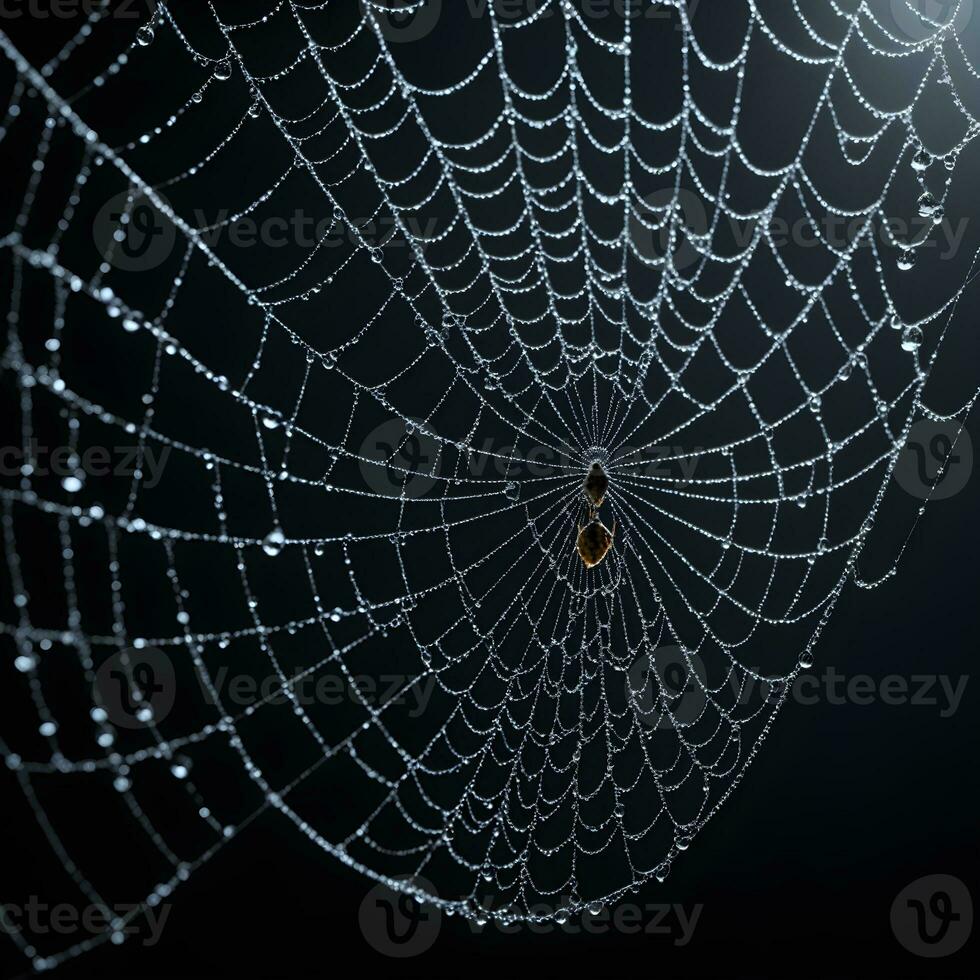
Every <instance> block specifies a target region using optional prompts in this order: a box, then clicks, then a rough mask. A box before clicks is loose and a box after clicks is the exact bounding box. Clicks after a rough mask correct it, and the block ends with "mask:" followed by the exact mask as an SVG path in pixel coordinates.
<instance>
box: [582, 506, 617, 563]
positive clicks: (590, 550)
mask: <svg viewBox="0 0 980 980" xmlns="http://www.w3.org/2000/svg"><path fill="white" fill-rule="evenodd" d="M615 535H616V522H615V521H613V526H612V530H611V531H610V530H609V529H608V528H607V527H606V526H605V525H604V524H603V523H602V521H600V520H599V518H598V517H593V518H592V520H590V521H589V523H588V524H586V525H585V527H581V526H580V527H579V529H578V540H577V542H576V545H575V546H576V548H577V549H578V555H579V558H581V559H582V562H583V563H584V564H585V567H586V568H595V566H596V565H598V564H599V563H600V562H601V561H602V560H603V558H605V557H606V555H607V554H608V553H609V549H610V548H611V547H612V544H613V538H614V537H615Z"/></svg>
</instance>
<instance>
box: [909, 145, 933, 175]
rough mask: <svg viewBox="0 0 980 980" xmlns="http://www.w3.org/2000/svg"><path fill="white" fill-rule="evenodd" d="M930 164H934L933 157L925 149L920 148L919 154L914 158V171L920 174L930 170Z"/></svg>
mask: <svg viewBox="0 0 980 980" xmlns="http://www.w3.org/2000/svg"><path fill="white" fill-rule="evenodd" d="M930 163H932V156H931V155H930V154H929V153H927V152H926V150H925V149H924V148H923V147H920V148H919V152H918V153H916V155H915V156H914V157H912V169H913V170H915V171H917V172H918V173H922V171H923V170H928V169H929V164H930Z"/></svg>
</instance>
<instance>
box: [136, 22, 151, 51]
mask: <svg viewBox="0 0 980 980" xmlns="http://www.w3.org/2000/svg"><path fill="white" fill-rule="evenodd" d="M154 37H156V32H155V31H154V30H153V25H152V24H144V25H143V26H142V27H141V28H140V29H139V30H138V31H137V32H136V43H137V44H139V45H140V46H142V47H144V48H145V47H146V46H147V45H150V44H152V43H153V38H154Z"/></svg>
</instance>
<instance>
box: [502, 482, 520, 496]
mask: <svg viewBox="0 0 980 980" xmlns="http://www.w3.org/2000/svg"><path fill="white" fill-rule="evenodd" d="M504 496H505V497H506V498H507V499H508V500H518V499H519V498H520V496H521V488H520V486H519V484H517V483H513V482H511V483H508V484H507V485H506V486H505V487H504Z"/></svg>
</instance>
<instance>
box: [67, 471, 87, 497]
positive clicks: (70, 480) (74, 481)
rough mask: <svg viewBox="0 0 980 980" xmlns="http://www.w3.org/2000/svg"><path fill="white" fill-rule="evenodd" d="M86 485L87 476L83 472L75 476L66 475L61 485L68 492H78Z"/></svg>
mask: <svg viewBox="0 0 980 980" xmlns="http://www.w3.org/2000/svg"><path fill="white" fill-rule="evenodd" d="M84 485H85V477H84V476H83V475H82V474H76V475H75V476H66V477H65V478H64V479H63V480H62V481H61V486H62V487H63V488H64V489H65V491H66V492H67V493H78V491H79V490H81V489H82V487H83V486H84Z"/></svg>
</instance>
